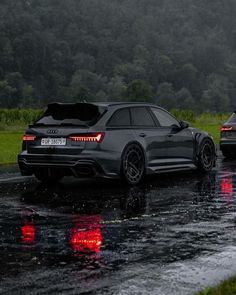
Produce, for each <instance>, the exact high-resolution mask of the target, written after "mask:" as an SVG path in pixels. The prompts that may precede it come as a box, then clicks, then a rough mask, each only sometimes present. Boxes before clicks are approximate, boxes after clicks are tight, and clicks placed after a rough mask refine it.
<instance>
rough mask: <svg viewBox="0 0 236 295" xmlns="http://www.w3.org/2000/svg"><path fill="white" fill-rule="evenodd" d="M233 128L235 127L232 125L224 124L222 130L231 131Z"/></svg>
mask: <svg viewBox="0 0 236 295" xmlns="http://www.w3.org/2000/svg"><path fill="white" fill-rule="evenodd" d="M232 129H233V127H232V126H222V127H221V129H220V131H230V130H232Z"/></svg>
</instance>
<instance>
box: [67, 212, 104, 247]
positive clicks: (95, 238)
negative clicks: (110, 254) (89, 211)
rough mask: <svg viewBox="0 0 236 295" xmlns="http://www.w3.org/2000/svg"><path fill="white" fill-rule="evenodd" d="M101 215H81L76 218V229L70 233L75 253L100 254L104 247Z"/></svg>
mask: <svg viewBox="0 0 236 295" xmlns="http://www.w3.org/2000/svg"><path fill="white" fill-rule="evenodd" d="M101 221H102V218H101V216H100V215H80V216H77V217H76V218H75V227H74V228H72V229H71V231H70V234H71V236H70V245H71V248H72V250H73V251H76V252H81V253H99V252H100V249H101V245H102V240H103V239H102V231H101Z"/></svg>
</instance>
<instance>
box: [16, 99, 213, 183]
mask: <svg viewBox="0 0 236 295" xmlns="http://www.w3.org/2000/svg"><path fill="white" fill-rule="evenodd" d="M215 159H216V152H215V145H214V143H213V140H212V137H211V136H209V135H208V134H207V133H206V132H204V131H201V130H198V129H196V128H191V127H189V126H188V124H187V123H186V122H184V121H178V120H177V119H176V118H175V117H174V116H173V115H171V114H170V113H169V112H167V111H166V110H164V109H163V108H160V107H158V106H156V105H154V104H149V103H124V102H116V103H114V102H112V103H108V102H106V103H95V102H94V103H68V104H63V103H52V104H49V105H48V107H47V109H46V111H45V112H44V114H43V116H42V117H41V118H39V119H38V120H37V121H36V122H34V123H33V124H32V125H29V128H28V129H27V131H26V133H25V135H24V136H23V144H22V152H21V153H20V154H19V156H18V163H19V167H20V170H21V173H22V175H33V174H34V175H35V176H36V177H37V178H38V179H39V180H40V181H44V182H49V181H59V180H60V179H62V178H63V177H64V176H67V175H68V176H69V175H73V176H75V177H105V178H120V177H121V178H123V179H124V180H125V181H126V182H127V183H129V184H131V185H135V184H138V183H139V182H140V181H141V180H142V179H143V177H144V176H145V175H148V174H155V173H162V172H171V171H172V172H173V171H176V172H177V171H180V170H192V169H195V170H200V171H203V172H209V171H210V170H211V169H212V168H213V167H214V165H215Z"/></svg>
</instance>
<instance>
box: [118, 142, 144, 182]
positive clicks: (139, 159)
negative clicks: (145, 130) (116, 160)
mask: <svg viewBox="0 0 236 295" xmlns="http://www.w3.org/2000/svg"><path fill="white" fill-rule="evenodd" d="M121 168H122V171H121V172H122V175H123V177H124V179H125V180H126V182H127V183H128V184H131V185H136V184H138V183H140V181H141V180H142V178H143V176H144V171H145V158H144V154H143V151H142V148H141V147H140V146H139V145H138V144H135V143H133V144H130V145H129V146H128V147H127V148H126V149H125V151H124V154H123V157H122V167H121Z"/></svg>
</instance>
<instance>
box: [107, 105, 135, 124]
mask: <svg viewBox="0 0 236 295" xmlns="http://www.w3.org/2000/svg"><path fill="white" fill-rule="evenodd" d="M107 126H114V127H115V126H130V112H129V109H128V108H126V109H121V110H118V111H116V112H115V113H114V114H113V115H112V117H111V119H110V120H109V122H108V124H107Z"/></svg>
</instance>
